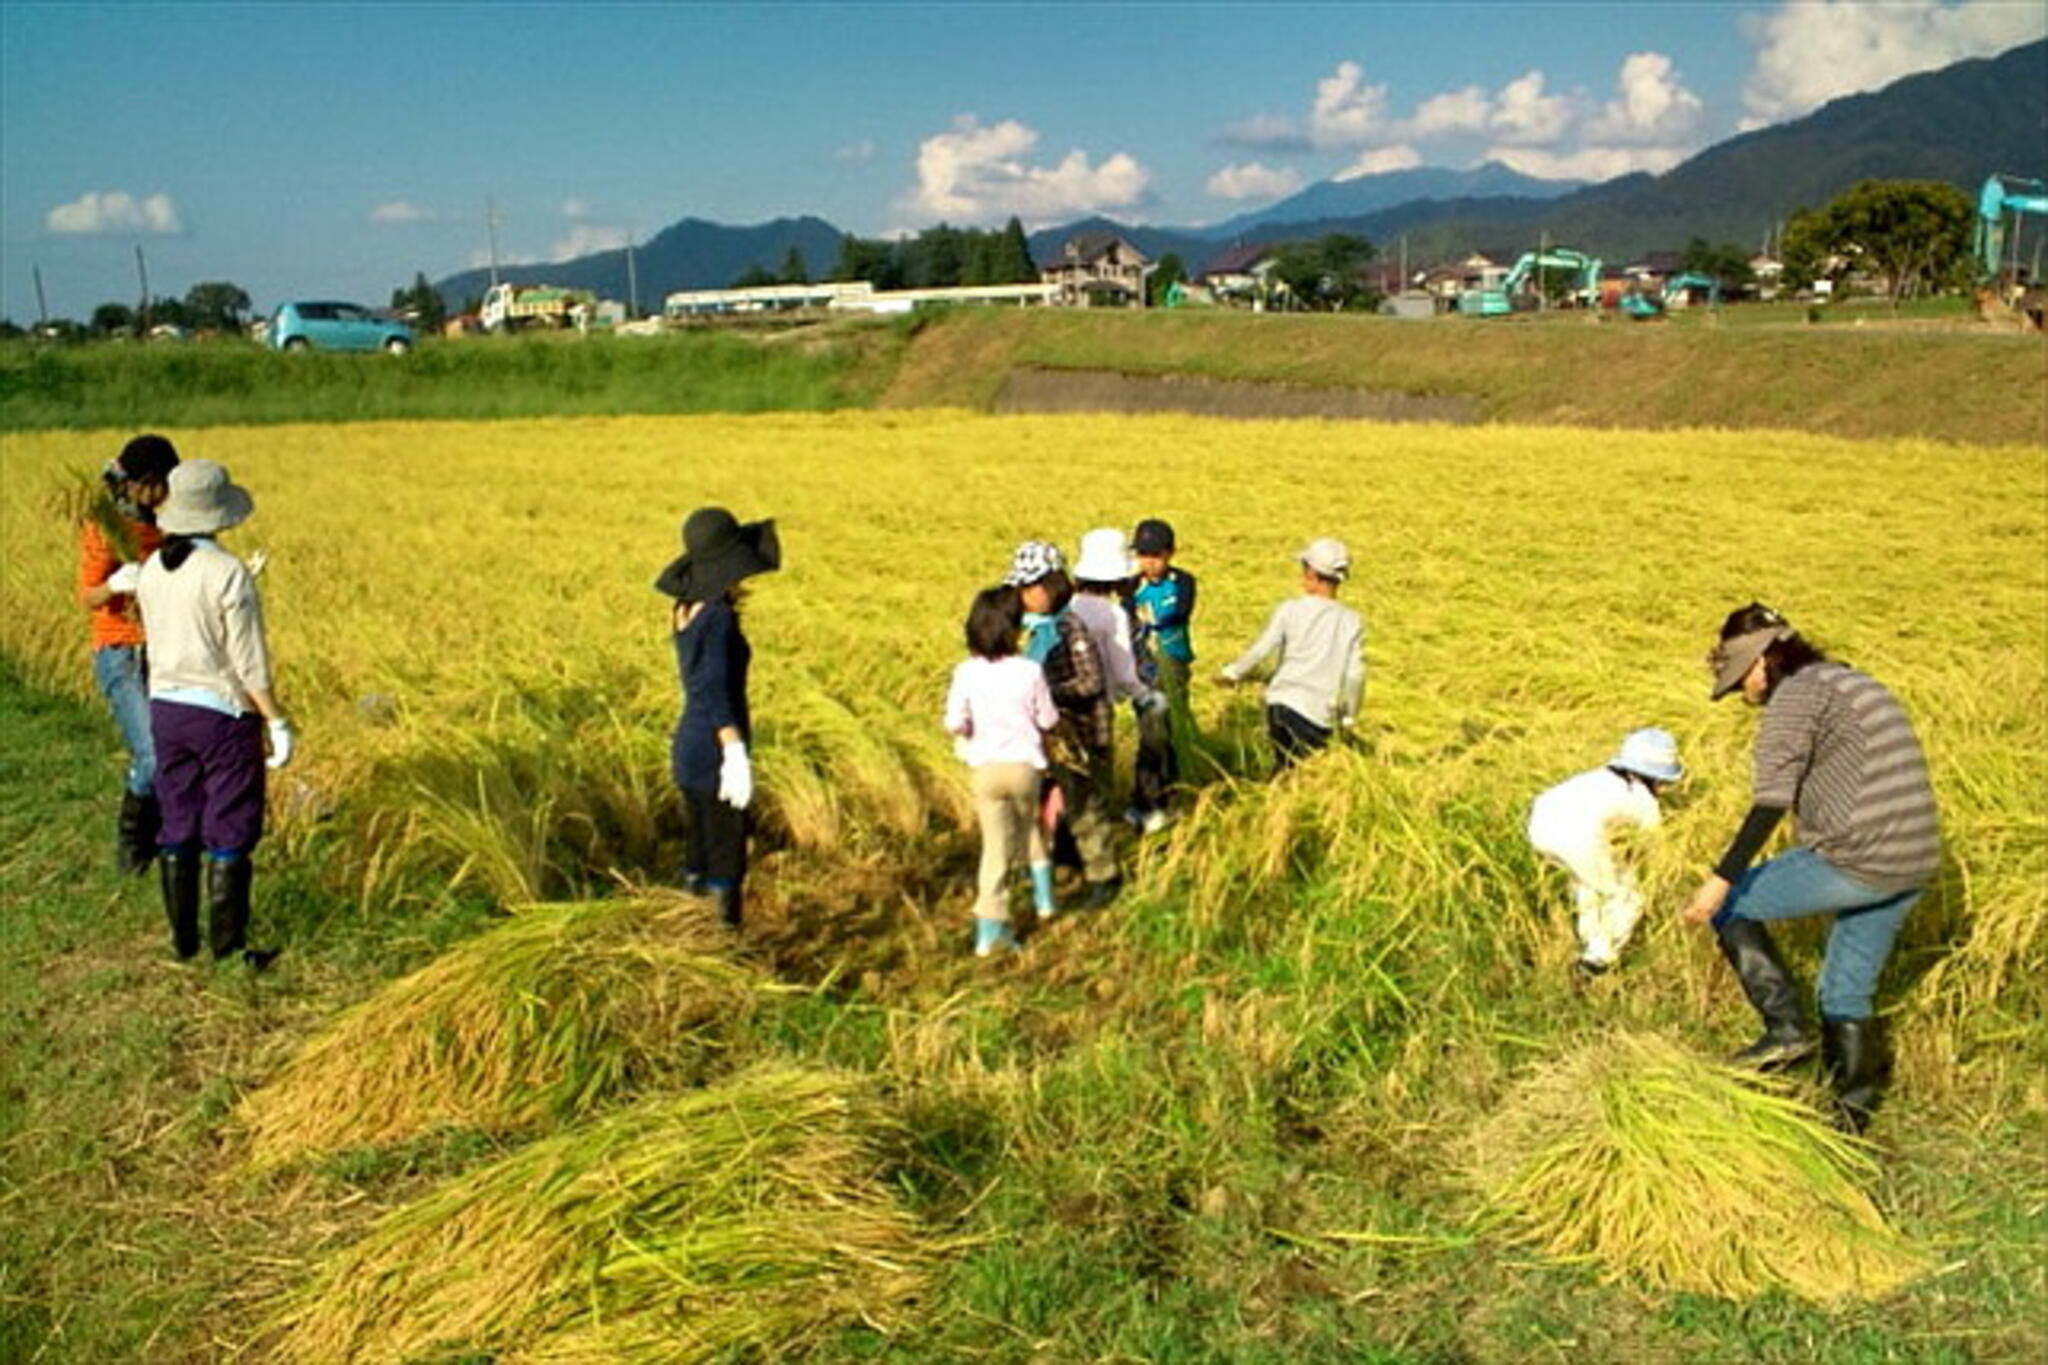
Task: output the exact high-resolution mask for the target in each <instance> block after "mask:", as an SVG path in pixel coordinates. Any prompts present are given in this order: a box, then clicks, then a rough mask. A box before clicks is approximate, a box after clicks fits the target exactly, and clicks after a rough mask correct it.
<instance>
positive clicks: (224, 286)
mask: <svg viewBox="0 0 2048 1365" xmlns="http://www.w3.org/2000/svg"><path fill="white" fill-rule="evenodd" d="M150 311H151V312H152V313H154V312H156V311H157V310H156V309H155V308H152V309H151V310H150ZM248 311H249V295H248V292H247V291H246V290H244V289H243V288H242V287H241V286H240V285H238V284H230V283H229V282H228V281H226V280H208V281H206V282H205V283H203V284H195V285H193V286H192V287H191V288H190V289H188V290H186V291H185V312H186V315H187V321H186V323H185V324H184V325H186V326H190V327H207V328H211V329H213V330H215V331H220V332H239V331H241V330H242V314H244V313H246V312H248Z"/></svg>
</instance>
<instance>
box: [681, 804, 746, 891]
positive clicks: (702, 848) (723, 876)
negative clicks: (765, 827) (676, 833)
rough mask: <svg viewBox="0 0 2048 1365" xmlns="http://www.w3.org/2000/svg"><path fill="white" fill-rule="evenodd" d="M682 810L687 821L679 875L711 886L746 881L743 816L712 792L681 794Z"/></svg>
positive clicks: (734, 884)
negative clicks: (696, 879)
mask: <svg viewBox="0 0 2048 1365" xmlns="http://www.w3.org/2000/svg"><path fill="white" fill-rule="evenodd" d="M683 808H684V810H686V811H687V812H688V813H689V817H690V828H689V839H688V842H687V844H686V846H685V851H684V854H683V871H684V872H685V873H692V874H695V875H696V876H699V877H702V878H703V879H704V880H705V881H706V882H707V883H708V884H710V885H713V886H732V887H737V886H739V885H740V883H742V882H743V881H745V880H746V877H747V823H748V822H747V813H746V812H745V811H743V810H739V809H736V808H735V807H733V806H729V805H727V804H726V803H725V802H723V801H721V800H719V799H718V793H716V792H700V791H685V792H684V793H683Z"/></svg>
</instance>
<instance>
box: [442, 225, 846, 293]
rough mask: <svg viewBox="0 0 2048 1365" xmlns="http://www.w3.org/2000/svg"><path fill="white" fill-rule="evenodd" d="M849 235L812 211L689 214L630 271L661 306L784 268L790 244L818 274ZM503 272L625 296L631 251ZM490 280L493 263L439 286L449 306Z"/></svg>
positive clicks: (504, 276)
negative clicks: (723, 216)
mask: <svg viewBox="0 0 2048 1365" xmlns="http://www.w3.org/2000/svg"><path fill="white" fill-rule="evenodd" d="M844 236H845V234H844V233H842V232H841V231H840V230H839V229H838V228H836V227H833V226H832V225H831V224H830V223H828V222H826V221H825V220H824V219H822V218H815V217H811V216H809V215H805V216H804V217H801V218H777V219H775V220H773V221H772V222H767V223H757V224H754V225H753V226H750V227H729V226H727V225H725V224H723V223H712V222H707V221H705V220H704V219H702V218H684V219H682V220H680V221H678V222H675V223H672V224H670V225H669V226H668V227H665V228H663V229H662V230H661V231H660V232H657V233H655V234H654V236H652V237H650V238H648V239H647V240H646V241H645V242H642V243H640V244H639V245H638V246H637V247H635V248H634V251H633V263H632V273H633V275H634V276H635V277H636V278H637V280H638V284H639V295H640V307H641V310H642V311H643V312H658V311H660V309H661V301H662V298H663V296H664V295H667V294H671V293H673V292H675V291H676V290H678V289H718V288H722V287H724V286H725V285H728V284H731V283H732V282H733V281H734V280H736V279H738V278H739V277H740V276H741V275H744V274H745V273H746V272H747V270H748V269H749V268H750V267H753V266H759V267H761V268H762V269H764V270H779V269H781V268H782V263H783V261H784V260H786V259H787V258H788V256H789V251H790V248H791V247H795V248H796V249H797V250H798V251H799V252H801V253H802V254H803V258H804V265H805V266H806V267H807V268H808V269H809V271H810V273H811V276H812V278H814V279H815V278H818V277H820V276H822V275H824V274H825V272H826V271H828V270H830V269H831V268H832V266H833V263H834V262H836V261H837V260H838V259H839V243H840V240H841V239H842V238H843V237H844ZM498 278H499V279H501V280H510V281H512V282H513V283H514V284H554V285H561V286H563V287H564V288H568V289H589V290H593V291H595V292H596V293H598V294H599V295H601V296H602V297H604V298H609V299H624V298H625V297H626V296H627V294H626V290H627V284H628V279H627V264H626V252H625V250H624V248H619V249H616V250H612V251H599V252H595V253H593V254H591V255H588V256H578V257H575V258H574V259H572V260H567V261H555V262H548V263H526V264H521V265H501V266H499V267H498ZM490 283H491V272H490V271H489V270H488V269H477V270H464V271H461V272H459V273H457V274H454V275H450V276H448V277H447V278H446V279H443V280H440V281H437V282H436V283H435V285H434V288H435V289H437V290H439V291H440V294H441V297H442V298H443V299H446V300H447V301H448V306H449V307H450V308H459V307H461V306H462V304H463V302H464V301H465V300H468V299H472V298H480V297H482V295H483V292H484V291H485V290H486V289H488V288H489V287H490Z"/></svg>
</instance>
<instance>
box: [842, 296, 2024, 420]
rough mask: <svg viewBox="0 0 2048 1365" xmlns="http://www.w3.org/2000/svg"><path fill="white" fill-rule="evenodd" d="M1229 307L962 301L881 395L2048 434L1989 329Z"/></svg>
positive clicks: (970, 402)
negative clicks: (1418, 399) (1077, 386)
mask: <svg viewBox="0 0 2048 1365" xmlns="http://www.w3.org/2000/svg"><path fill="white" fill-rule="evenodd" d="M1878 321H1879V320H1878V319H1875V318H1874V319H1873V325H1872V326H1870V327H1867V328H1859V327H1855V326H1853V325H1851V326H1828V327H1812V328H1808V327H1792V328H1782V329H1778V328H1768V327H1758V328H1750V327H1716V326H1712V325H1708V324H1702V323H1697V322H1694V323H1689V324H1688V325H1685V326H1668V325H1659V324H1628V323H1625V322H1620V321H1613V320H1609V321H1605V322H1598V323H1596V322H1593V321H1592V320H1590V319H1588V318H1586V317H1585V316H1584V315H1578V316H1570V315H1564V316H1559V317H1553V318H1545V319H1541V320H1533V319H1532V320H1524V319H1520V318H1515V319H1506V320H1487V321H1472V320H1464V319H1439V320H1437V321H1434V322H1400V321H1394V320H1391V319H1381V318H1349V317H1291V316H1290V317H1271V316H1268V317H1255V316H1250V315H1247V314H1241V313H1228V314H1225V313H1178V314H1167V313H1110V314H1101V313H1085V312H1081V313H1077V312H1060V311H1040V312H1031V313H1022V312H1012V311H1003V312H998V311H995V310H989V311H985V312H976V313H968V312H964V311H963V312H961V313H958V314H955V315H953V316H950V317H948V318H946V319H945V320H944V322H943V323H942V324H940V325H939V326H938V327H936V328H931V329H927V331H925V332H924V333H921V334H920V335H919V337H918V338H917V340H916V342H915V343H914V344H913V345H912V346H911V348H910V349H909V351H908V352H907V353H906V355H905V356H904V359H903V362H902V367H901V370H900V371H899V373H898V375H897V377H896V380H895V381H894V383H892V384H891V385H890V387H889V388H888V390H887V391H886V392H885V393H884V394H883V397H882V403H883V404H884V405H885V406H898V407H926V406H933V405H946V406H959V407H969V408H985V407H987V406H988V405H989V403H990V402H991V401H992V400H993V399H994V397H995V395H996V393H997V391H998V390H999V389H1000V387H1001V384H1002V380H1003V376H1004V375H1006V374H1008V373H1009V372H1010V371H1011V370H1012V369H1014V368H1017V367H1021V366H1037V367H1042V368H1045V369H1053V370H1111V371H1120V372H1124V373H1129V374H1144V375H1192V376H1199V377H1202V378H1208V379H1227V380H1250V381H1257V382H1265V383H1283V384H1299V385H1305V386H1308V387H1311V388H1340V389H1341V388H1357V389H1374V390H1386V391H1391V392H1395V393H1405V394H1431V395H1439V394H1441V395H1462V396H1469V397H1472V398H1476V399H1477V400H1479V403H1480V408H1481V411H1482V413H1483V414H1484V416H1485V418H1486V419H1488V420H1491V421H1496V422H1536V423H1541V424H1543V425H1546V426H1553V425H1562V426H1590V427H1623V428H1668V427H1731V428H1773V429H1781V430H1792V431H1812V432H1817V433H1820V434H1823V435H1829V436H1852V437H1890V436H1923V437H1928V438H1932V439H1937V440H1948V441H1968V442H1978V443H1991V444H2004V443H2027V444H2036V445H2038V444H2041V443H2042V442H2044V441H2048V340H2044V339H2043V338H2041V337H2038V336H2036V337H2021V336H2015V335H2008V334H1996V333H1991V332H1988V331H1958V332H1929V331H1916V330H1897V329H1892V328H1888V327H1885V326H1882V325H1877V324H1878Z"/></svg>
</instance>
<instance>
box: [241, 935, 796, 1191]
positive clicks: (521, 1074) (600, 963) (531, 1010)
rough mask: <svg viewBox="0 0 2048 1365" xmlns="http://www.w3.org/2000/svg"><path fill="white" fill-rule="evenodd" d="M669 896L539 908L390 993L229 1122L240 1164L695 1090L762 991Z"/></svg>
mask: <svg viewBox="0 0 2048 1365" xmlns="http://www.w3.org/2000/svg"><path fill="white" fill-rule="evenodd" d="M726 947H727V936H726V935H725V933H724V931H723V930H722V929H720V928H719V927H718V925H717V923H716V922H715V919H714V918H713V916H712V914H711V912H710V910H709V909H708V908H707V907H706V906H705V905H704V904H703V903H702V902H699V901H696V900H692V899H689V898H686V897H682V896H644V897H640V898H628V899H619V900H603V901H584V902H574V903H569V904H563V905H536V906H530V907H527V908H526V909H523V910H521V911H520V912H519V913H518V914H517V915H516V916H515V917H514V918H513V919H512V920H511V921H510V922H508V923H506V924H504V925H502V926H501V927H499V928H496V929H493V930H491V931H490V932H488V933H485V934H482V935H479V936H478V937H477V938H475V939H472V940H471V941H469V942H468V943H465V944H463V945H461V946H460V947H458V948H455V949H453V950H451V951H449V952H447V953H444V954H442V955H441V956H440V957H439V958H437V959H435V961H434V962H433V963H431V964H430V965H428V966H426V967H424V968H422V969H421V970H419V971H417V972H414V973H413V974H412V975H411V976H408V977H404V978H402V979H400V980H398V981H395V982H393V983H392V984H391V985H389V986H387V987H386V988H385V989H383V990H381V991H379V992H378V993H377V994H376V995H374V996H372V997H370V998H369V999H368V1000H365V1001H364V1002H363V1003H362V1004H360V1005H358V1006H356V1007H355V1008H354V1009H352V1010H350V1011H348V1012H347V1013H346V1014H343V1015H342V1016H341V1017H340V1018H339V1019H337V1020H336V1021H335V1022H334V1023H333V1024H331V1025H329V1026H328V1028H327V1029H326V1030H325V1031H323V1032H322V1033H321V1034H319V1035H318V1036H317V1037H315V1038H314V1039H313V1040H312V1041H311V1042H310V1043H308V1044H307V1046H306V1048H305V1049H304V1050H303V1051H302V1052H301V1053H300V1054H299V1055H298V1057H297V1058H295V1059H294V1060H293V1061H292V1063H291V1064H290V1065H289V1066H287V1067H286V1068H285V1070H284V1071H283V1073H282V1074H281V1075H279V1076H278V1077H277V1078H276V1079H275V1080H273V1081H272V1082H271V1083H270V1084H269V1085H266V1086H264V1087H263V1088H262V1089H260V1090H256V1091H254V1092H252V1093H251V1094H250V1095H249V1096H248V1097H247V1098H245V1099H244V1100H243V1102H242V1104H241V1106H240V1108H239V1110H238V1117H239V1118H240V1120H241V1122H242V1123H243V1125H244V1126H245V1127H246V1129H247V1130H248V1132H249V1135H250V1138H251V1148H250V1156H249V1161H250V1164H251V1165H252V1166H254V1167H256V1168H258V1169H263V1168H268V1167H274V1166H278V1165H282V1164H284V1163H287V1162H290V1161H293V1160H296V1159H298V1158H300V1157H303V1156H307V1155H310V1154H316V1153H322V1152H331V1151H336V1150H340V1149H343V1148H348V1147H363V1146H377V1145H382V1144H387V1143H393V1142H400V1141H404V1140H405V1139H407V1138H411V1137H416V1136H418V1135H420V1134H423V1133H426V1132H428V1131H431V1130H432V1129H434V1128H437V1127H440V1126H443V1125H462V1126H469V1127H476V1128H482V1129H487V1130H491V1131H506V1130H515V1129H520V1128H525V1127H530V1126H532V1125H534V1124H537V1123H540V1122H543V1121H545V1120H550V1119H569V1118H574V1117H576V1116H579V1115H582V1114H585V1113H588V1112H590V1111H591V1109H592V1108H593V1107H594V1106H595V1105H597V1104H600V1103H602V1102H603V1101H604V1100H605V1099H607V1098H608V1097H611V1096H614V1095H616V1094H617V1093H618V1092H619V1090H620V1089H621V1087H623V1086H625V1085H627V1084H630V1083H632V1082H634V1081H635V1080H636V1079H641V1078H644V1077H645V1076H647V1075H650V1074H653V1073H655V1072H659V1073H660V1074H662V1075H663V1076H664V1077H666V1078H668V1079H671V1080H678V1081H682V1082H686V1083H687V1082H690V1081H695V1080H699V1079H702V1078H703V1076H704V1075H706V1074H707V1073H708V1071H709V1068H710V1067H711V1065H712V1064H713V1063H714V1062H715V1060H716V1058H717V1056H718V1055H719V1051H720V1048H721V1044H722V1040H723V1037H724V1033H725V1028H726V1026H727V1025H729V1024H730V1023H731V1021H732V1020H733V1019H734V1018H736V1017H741V1016H744V1015H745V1014H746V1013H747V1012H748V1011H749V1010H750V1009H751V1007H752V1004H753V1001H754V999H755V997H756V994H757V992H758V991H759V990H760V989H762V988H763V987H762V982H761V981H760V979H759V978H758V977H757V975H756V974H755V973H753V972H751V971H749V970H747V969H745V968H742V967H739V966H737V965H735V964H733V963H732V962H730V961H728V960H727V959H726V958H725V957H723V956H722V955H721V954H722V953H723V952H725V951H726Z"/></svg>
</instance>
